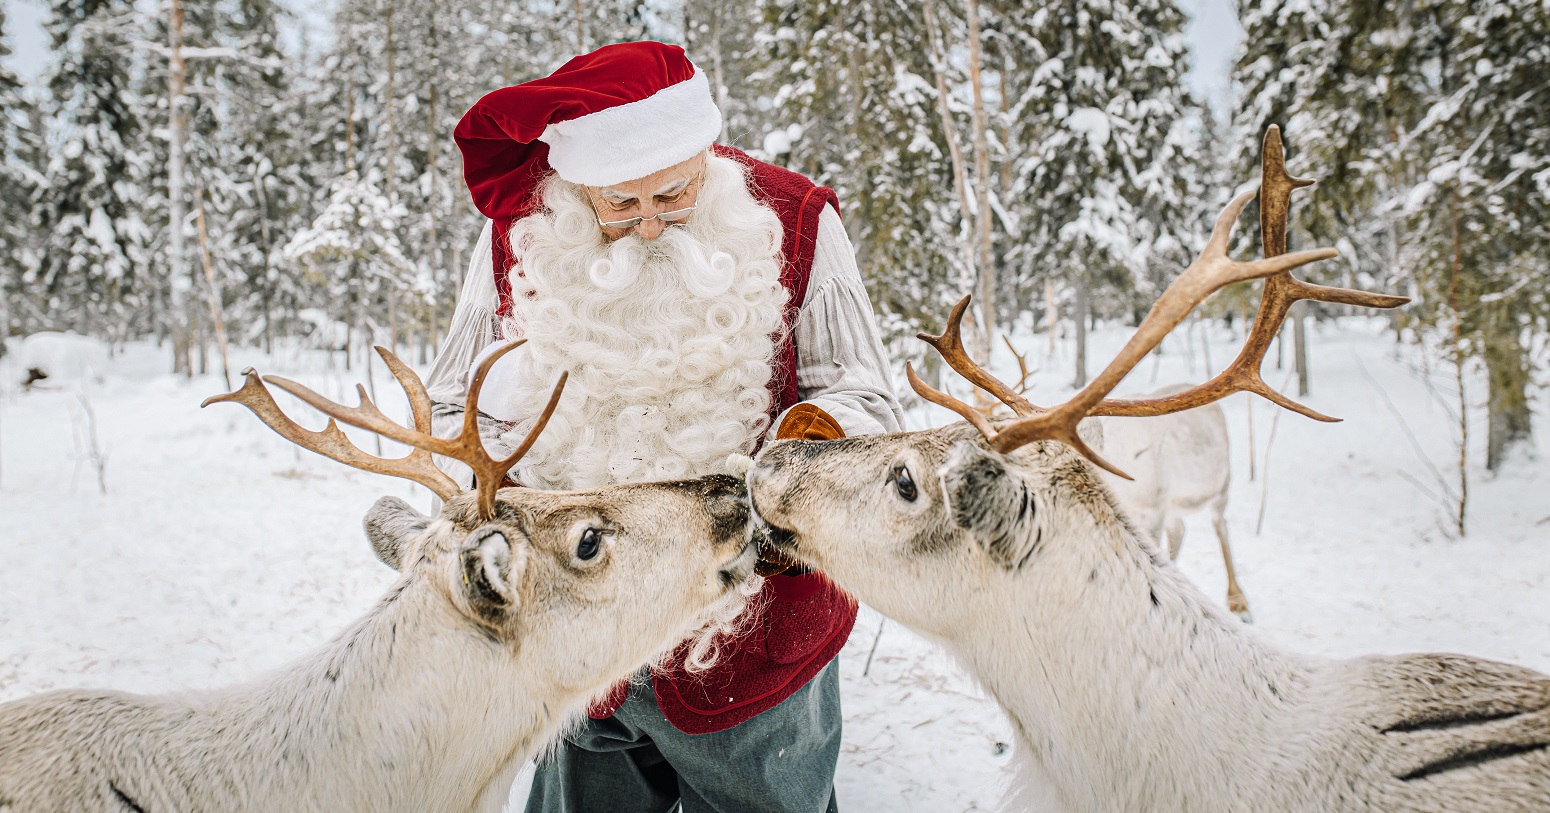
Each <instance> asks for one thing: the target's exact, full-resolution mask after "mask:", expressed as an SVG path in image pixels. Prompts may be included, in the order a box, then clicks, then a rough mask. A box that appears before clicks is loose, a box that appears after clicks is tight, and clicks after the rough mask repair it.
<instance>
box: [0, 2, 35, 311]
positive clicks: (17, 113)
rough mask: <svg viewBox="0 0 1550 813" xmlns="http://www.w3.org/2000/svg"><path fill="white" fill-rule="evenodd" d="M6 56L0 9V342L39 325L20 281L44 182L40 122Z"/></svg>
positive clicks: (31, 255) (30, 261)
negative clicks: (34, 207)
mask: <svg viewBox="0 0 1550 813" xmlns="http://www.w3.org/2000/svg"><path fill="white" fill-rule="evenodd" d="M10 55H11V49H10V46H9V45H8V44H7V42H6V39H5V9H4V8H0V299H3V300H4V301H3V302H0V339H3V338H4V337H6V336H9V335H12V334H13V333H20V332H31V331H32V330H35V329H36V328H37V327H39V325H40V324H41V322H42V314H41V313H38V312H37V309H36V306H35V303H36V297H34V296H33V292H32V291H31V290H30V288H29V287H28V286H27V285H26V284H25V283H26V280H27V278H28V276H29V275H28V271H29V270H30V269H32V268H33V267H34V266H35V265H36V264H37V262H38V256H37V249H38V246H37V239H36V235H35V233H34V231H33V230H32V228H31V227H30V222H29V221H30V220H31V219H32V218H31V216H32V199H33V196H34V195H36V194H37V192H38V189H39V188H40V187H41V186H42V184H43V168H44V160H45V159H44V150H43V139H42V135H41V130H42V126H43V122H42V118H41V116H40V115H39V113H38V109H37V106H36V105H34V104H33V103H32V100H31V99H29V98H27V96H26V94H25V93H24V91H23V88H22V83H21V80H20V79H18V78H17V76H16V74H15V73H13V72H12V71H11V69H10V68H8V67H6V65H5V63H4V60H6V59H8V58H9V57H10Z"/></svg>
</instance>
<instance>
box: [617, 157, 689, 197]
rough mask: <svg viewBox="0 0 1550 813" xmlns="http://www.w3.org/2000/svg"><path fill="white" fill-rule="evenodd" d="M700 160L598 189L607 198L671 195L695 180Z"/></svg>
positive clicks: (675, 165) (686, 162) (685, 162)
mask: <svg viewBox="0 0 1550 813" xmlns="http://www.w3.org/2000/svg"><path fill="white" fill-rule="evenodd" d="M700 160H701V156H699V155H696V156H695V157H693V158H690V159H689V160H687V161H684V162H682V163H679V164H674V165H673V166H670V167H668V168H666V169H662V170H658V171H656V172H653V173H651V174H650V175H647V176H645V177H644V178H636V179H635V180H633V181H622V182H620V183H616V184H610V185H608V186H603V187H598V194H600V195H602V196H603V197H606V198H633V197H636V196H638V195H640V194H641V193H642V192H649V193H650V194H653V195H660V194H663V193H671V192H674V191H676V190H677V188H680V187H682V186H683V185H684V184H687V183H688V182H689V181H691V180H693V179H694V173H695V171H696V169H697V167H698V166H699V162H700Z"/></svg>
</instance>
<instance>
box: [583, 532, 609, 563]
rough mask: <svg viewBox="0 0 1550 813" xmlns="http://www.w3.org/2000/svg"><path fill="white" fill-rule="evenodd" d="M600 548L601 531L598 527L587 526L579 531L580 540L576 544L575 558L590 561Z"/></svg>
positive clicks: (601, 540)
mask: <svg viewBox="0 0 1550 813" xmlns="http://www.w3.org/2000/svg"><path fill="white" fill-rule="evenodd" d="M602 549H603V531H602V530H600V529H598V528H588V529H586V530H585V531H582V532H581V541H580V542H579V543H577V545H576V558H577V559H580V560H581V561H583V562H588V561H591V560H592V559H593V557H595V556H597V552H598V551H600V550H602Z"/></svg>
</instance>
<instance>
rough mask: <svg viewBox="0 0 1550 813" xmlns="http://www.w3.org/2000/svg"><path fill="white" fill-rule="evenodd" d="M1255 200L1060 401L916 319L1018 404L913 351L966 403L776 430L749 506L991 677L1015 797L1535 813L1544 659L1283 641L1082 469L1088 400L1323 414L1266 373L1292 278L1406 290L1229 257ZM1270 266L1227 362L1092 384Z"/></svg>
mask: <svg viewBox="0 0 1550 813" xmlns="http://www.w3.org/2000/svg"><path fill="white" fill-rule="evenodd" d="M1273 135H1276V134H1273ZM1267 141H1269V139H1268V138H1267ZM1278 141H1279V138H1278V136H1277V138H1276V142H1278ZM1270 146H1271V145H1270V144H1267V150H1266V156H1267V158H1266V163H1267V165H1268V166H1267V171H1266V173H1265V187H1266V189H1265V193H1264V195H1263V196H1262V198H1261V206H1262V208H1263V209H1265V210H1269V211H1272V212H1279V213H1280V215H1279V216H1280V217H1281V218H1283V219H1282V220H1281V221H1280V222H1281V223H1282V224H1284V222H1285V220H1284V216H1285V201H1286V199H1287V198H1288V197H1289V193H1290V183H1289V181H1291V180H1292V179H1290V178H1289V177H1287V176H1286V175H1285V172H1284V168H1283V167H1282V166H1281V165H1280V151H1279V144H1278V143H1276V144H1275V145H1274V146H1275V147H1277V149H1275V150H1273V151H1272V150H1271V149H1269V148H1268V147H1270ZM1272 152H1273V153H1274V155H1273V156H1272ZM1272 159H1273V160H1272ZM1272 170H1275V171H1272ZM1248 198H1249V196H1248V195H1244V196H1240V197H1239V198H1238V199H1237V200H1235V201H1234V202H1233V203H1232V204H1231V205H1230V206H1229V207H1228V209H1227V211H1226V212H1225V213H1224V214H1223V215H1222V217H1221V218H1220V219H1219V220H1218V221H1217V224H1216V228H1215V230H1214V231H1213V233H1212V237H1211V241H1210V243H1209V245H1208V246H1207V248H1206V250H1205V251H1204V252H1203V254H1202V255H1201V257H1200V258H1199V259H1197V260H1196V261H1195V262H1194V263H1193V264H1192V265H1191V266H1190V267H1189V268H1188V269H1187V270H1186V271H1185V272H1184V273H1183V275H1182V276H1180V278H1179V279H1178V280H1177V281H1175V282H1174V284H1173V285H1171V286H1170V287H1169V288H1168V290H1167V291H1166V292H1164V294H1163V295H1162V297H1161V298H1160V299H1159V300H1158V302H1157V304H1156V305H1155V306H1154V307H1153V309H1152V312H1151V313H1150V314H1149V315H1148V316H1147V318H1146V320H1145V321H1143V323H1142V325H1141V326H1140V327H1139V328H1138V329H1137V331H1136V335H1135V336H1134V337H1132V339H1131V341H1130V342H1129V343H1128V344H1127V345H1126V346H1125V348H1124V349H1123V350H1122V351H1121V352H1120V354H1119V356H1118V357H1117V358H1116V359H1115V361H1114V362H1113V363H1111V364H1110V365H1109V367H1108V368H1107V369H1105V370H1104V372H1103V373H1102V374H1101V375H1099V376H1098V377H1097V378H1095V379H1094V380H1093V382H1092V383H1091V384H1090V385H1089V386H1088V387H1087V388H1085V389H1083V390H1082V391H1081V392H1079V393H1077V394H1076V395H1075V396H1073V398H1072V399H1071V400H1070V401H1068V402H1066V403H1064V404H1061V405H1059V406H1056V407H1054V408H1052V409H1049V410H1046V411H1041V410H1039V409H1037V408H1035V407H1033V406H1032V405H1031V404H1029V403H1027V402H1026V401H1025V400H1022V399H1021V398H1019V397H1017V396H1016V395H1015V393H1013V392H1011V391H1010V390H1009V389H1008V388H1007V387H1005V385H1003V384H1001V383H1000V382H999V381H996V380H995V379H994V378H992V377H990V376H989V375H988V374H986V373H985V372H984V371H983V370H981V369H980V368H979V367H978V366H977V365H975V364H974V363H973V362H972V361H970V360H968V359H967V357H966V356H965V355H964V353H963V351H962V343H961V341H960V340H959V338H958V321H959V319H960V318H961V317H962V314H963V309H964V306H965V305H966V304H967V300H965V302H963V303H960V305H959V307H958V308H957V309H955V311H954V314H953V318H952V319H951V320H950V321H949V326H948V329H947V330H946V331H945V332H944V334H943V336H942V337H930V338H928V339H927V340H928V341H930V342H932V343H933V344H935V345H936V346H937V347H938V349H939V350H941V351H942V353H943V355H944V356H945V357H947V359H948V361H949V363H950V364H952V365H953V366H954V368H955V369H957V370H958V371H959V372H960V373H962V374H964V375H965V376H966V377H968V378H969V379H970V380H971V381H973V382H974V383H975V384H976V385H978V386H980V387H982V388H984V389H986V390H988V391H990V392H992V393H994V394H996V395H997V396H998V397H1000V398H1002V399H1003V400H1005V401H1007V403H1008V404H1009V405H1010V406H1012V407H1013V409H1014V410H1015V411H1017V413H1018V414H1019V416H1020V417H1018V418H1017V419H1015V420H1011V421H1000V422H996V423H991V422H989V421H987V420H985V419H984V418H983V416H981V415H980V414H979V413H977V412H975V411H974V410H973V409H972V408H970V407H969V406H968V405H966V404H963V403H962V402H959V401H956V400H955V399H952V398H950V397H949V396H946V395H943V394H942V393H939V392H937V391H935V390H932V389H931V388H929V387H927V386H926V385H925V384H924V383H923V382H921V381H920V380H919V379H918V378H916V377H915V376H914V373H913V370H911V371H910V375H911V383H912V385H913V386H914V387H915V389H916V391H917V392H919V393H921V394H922V396H924V397H926V398H928V399H930V400H933V401H935V402H937V403H940V404H942V405H944V406H949V407H951V408H952V409H953V410H954V411H956V412H958V414H960V415H962V416H963V417H964V418H965V419H966V420H967V421H968V422H969V424H964V423H957V424H952V425H950V426H946V427H942V428H938V429H933V430H928V431H923V432H913V433H900V434H893V435H881V436H870V437H860V438H852V439H844V440H834V441H824V442H815V441H799V440H788V441H781V442H777V443H774V444H772V445H771V446H769V447H767V448H766V449H765V450H764V452H763V453H762V454H761V455H760V457H759V459H758V460H757V462H756V465H755V466H754V468H753V469H752V470H751V471H750V472H749V483H750V496H751V498H752V499H753V502H754V506H755V511H756V513H757V514H758V515H759V516H760V517H761V518H762V519H764V520H765V521H767V522H768V523H769V524H770V525H771V526H772V531H771V534H772V536H773V538H774V541H775V544H776V545H777V546H778V547H779V548H780V549H781V550H782V551H783V552H785V553H787V554H789V555H791V556H793V557H794V558H796V559H798V560H800V561H801V562H803V563H805V564H807V565H810V566H812V567H814V568H818V569H821V570H822V571H823V572H824V573H826V574H827V575H829V576H830V577H832V578H834V579H835V580H836V581H837V582H839V583H840V584H841V585H843V586H845V587H846V588H847V589H848V590H850V591H852V592H853V593H855V594H856V596H857V597H858V598H860V599H861V600H863V601H865V602H867V603H868V604H870V605H872V606H873V607H875V608H877V609H878V610H879V611H881V612H883V613H884V614H886V615H888V616H890V617H893V618H895V619H897V620H899V621H900V622H902V623H904V624H905V625H907V626H910V627H912V628H914V629H916V630H919V631H921V632H922V633H924V634H926V635H928V636H930V637H931V638H933V639H934V640H936V641H938V642H940V643H941V644H942V645H943V646H945V647H946V648H947V649H948V650H949V651H951V652H953V653H954V654H955V655H956V656H957V657H958V658H959V659H961V661H962V662H963V663H964V664H965V665H966V667H967V668H968V669H969V671H970V672H972V673H973V674H974V675H975V676H976V677H977V678H978V679H979V680H980V681H981V683H982V684H983V685H984V686H985V687H986V689H987V690H988V691H989V692H990V693H991V694H992V695H993V696H994V697H995V698H996V700H997V701H998V702H999V703H1000V705H1001V706H1002V707H1003V708H1004V709H1005V711H1006V712H1007V714H1008V716H1009V717H1010V718H1011V720H1012V724H1013V727H1014V730H1015V732H1016V737H1017V741H1018V743H1019V751H1020V756H1019V765H1020V776H1021V781H1020V783H1019V784H1020V791H1021V795H1020V797H1019V800H1020V802H1021V803H1022V806H1023V809H1027V810H1038V811H1067V812H1068V813H1075V812H1077V811H1082V812H1087V811H1091V812H1092V813H1121V812H1124V811H1136V812H1137V813H1142V812H1145V813H1167V812H1170V811H1177V812H1178V813H1217V812H1218V811H1221V812H1223V813H1225V812H1226V811H1276V813H1358V812H1360V813H1378V812H1379V811H1384V812H1385V813H1389V812H1393V811H1408V812H1411V813H1420V812H1423V811H1424V813H1531V812H1532V813H1543V812H1544V811H1546V810H1550V676H1546V675H1543V674H1539V673H1537V672H1534V671H1532V670H1529V669H1525V668H1521V667H1517V666H1511V665H1508V664H1502V663H1496V662H1491V661H1485V660H1480V659H1476V658H1470V657H1465V656H1460V655H1445V654H1416V655H1401V656H1368V657H1361V658H1354V659H1349V660H1333V659H1327V658H1318V657H1310V656H1305V655H1299V654H1295V653H1291V652H1286V651H1283V650H1280V649H1278V648H1276V647H1274V646H1272V645H1271V644H1269V643H1267V642H1265V641H1263V640H1261V639H1260V638H1258V637H1257V636H1255V635H1254V634H1253V632H1252V631H1251V630H1250V629H1249V628H1247V627H1245V626H1244V625H1242V624H1240V623H1238V622H1237V621H1236V620H1234V619H1233V618H1232V616H1230V615H1228V614H1227V613H1225V612H1223V611H1222V610H1221V609H1219V608H1218V607H1216V606H1215V605H1214V603H1213V602H1211V601H1210V600H1208V599H1207V598H1206V597H1205V596H1204V595H1203V594H1201V592H1200V591H1199V590H1198V589H1197V588H1196V587H1195V586H1194V585H1193V584H1191V583H1190V581H1189V580H1188V579H1187V578H1185V576H1184V575H1183V574H1182V573H1180V572H1179V570H1178V569H1177V568H1176V567H1175V566H1174V565H1173V564H1172V562H1171V561H1170V560H1169V559H1168V558H1167V556H1166V555H1165V554H1164V553H1163V552H1162V551H1161V550H1159V549H1158V547H1157V545H1156V544H1155V542H1154V541H1153V540H1152V539H1151V538H1149V537H1147V536H1146V535H1144V534H1141V533H1138V532H1137V531H1136V530H1135V528H1134V527H1133V526H1132V525H1131V523H1130V522H1129V521H1128V519H1127V518H1126V516H1125V514H1124V513H1123V512H1122V511H1121V509H1119V507H1118V506H1117V504H1116V501H1115V499H1114V497H1113V495H1112V494H1111V493H1110V492H1109V489H1108V488H1107V487H1106V486H1105V485H1104V484H1103V481H1102V479H1101V478H1100V477H1099V476H1098V474H1097V472H1096V471H1095V469H1094V466H1093V465H1092V464H1096V465H1097V466H1100V467H1103V468H1109V469H1111V470H1112V467H1111V466H1109V465H1108V464H1107V463H1106V462H1105V461H1104V460H1103V459H1102V458H1101V457H1099V456H1098V455H1097V454H1096V453H1094V452H1093V451H1092V450H1091V449H1090V448H1089V446H1088V442H1087V441H1088V440H1094V439H1095V438H1093V437H1092V435H1093V434H1095V433H1092V432H1090V431H1089V430H1088V429H1087V427H1085V426H1084V431H1087V433H1088V435H1089V436H1088V438H1086V439H1084V438H1083V437H1082V435H1081V434H1079V432H1078V423H1079V422H1080V421H1081V420H1082V419H1083V418H1084V417H1087V416H1090V415H1149V414H1163V413H1168V412H1175V411H1179V410H1183V409H1188V408H1192V407H1194V406H1197V405H1199V404H1201V403H1206V402H1209V401H1212V400H1215V399H1217V398H1220V397H1221V396H1222V395H1224V394H1226V393H1227V392H1231V391H1239V390H1247V391H1251V392H1255V393H1258V394H1261V395H1264V396H1266V397H1268V398H1270V399H1271V400H1273V401H1275V402H1276V403H1278V404H1282V405H1284V406H1290V407H1291V408H1293V409H1296V410H1297V411H1299V412H1302V413H1304V414H1315V415H1316V413H1311V410H1307V409H1306V408H1303V407H1301V406H1300V405H1296V404H1294V403H1292V402H1291V401H1289V400H1288V399H1286V398H1285V397H1284V396H1281V395H1280V394H1279V393H1275V392H1274V391H1272V390H1270V389H1269V388H1268V387H1266V386H1265V384H1264V382H1263V381H1262V380H1261V379H1260V376H1259V373H1258V368H1259V364H1260V361H1261V359H1262V357H1263V354H1264V348H1265V347H1266V346H1267V345H1268V343H1269V341H1270V339H1271V338H1272V337H1273V336H1274V333H1275V331H1276V329H1277V328H1278V327H1279V326H1280V324H1281V322H1282V320H1283V318H1284V317H1285V314H1286V309H1287V308H1288V307H1289V306H1290V305H1291V304H1292V302H1293V301H1294V300H1296V299H1304V298H1306V299H1317V300H1321V301H1327V302H1339V303H1343V304H1351V305H1364V306H1371V307H1395V306H1397V305H1400V304H1403V303H1404V302H1405V301H1406V300H1404V299H1402V298H1398V297H1387V296H1381V295H1376V294H1368V293H1363V292H1359V291H1348V290H1343V289H1334V288H1326V287H1322V286H1315V285H1310V284H1307V283H1303V282H1301V281H1299V280H1296V279H1293V278H1292V277H1291V275H1290V274H1289V273H1287V272H1288V271H1289V270H1290V269H1291V268H1294V267H1296V266H1299V265H1302V264H1304V263H1307V262H1310V261H1312V260H1315V259H1321V258H1325V257H1330V256H1334V253H1335V252H1333V251H1331V250H1327V249H1324V250H1318V251H1309V252H1300V253H1298V254H1294V255H1288V256H1285V257H1277V258H1275V259H1267V260H1261V261H1258V262H1253V263H1237V262H1233V261H1231V260H1229V259H1227V257H1226V247H1227V237H1228V232H1229V230H1230V228H1231V224H1232V222H1233V221H1234V220H1235V219H1236V218H1237V216H1238V214H1239V212H1240V211H1241V210H1242V208H1243V206H1244V205H1245V204H1246V203H1247V201H1248ZM1267 245H1273V244H1272V243H1269V242H1267ZM1262 277H1263V278H1267V279H1266V284H1265V292H1264V298H1263V299H1262V301H1261V309H1260V311H1259V318H1258V319H1257V320H1256V322H1255V324H1254V328H1253V331H1252V332H1251V334H1250V336H1249V339H1248V341H1247V343H1246V346H1245V348H1244V351H1243V353H1242V354H1241V355H1240V356H1239V358H1238V360H1237V361H1235V362H1234V363H1233V365H1232V366H1231V367H1230V368H1229V369H1228V371H1227V372H1224V373H1223V374H1222V375H1220V376H1218V377H1217V378H1215V379H1213V380H1212V381H1211V382H1208V383H1207V384H1204V385H1201V386H1200V387H1196V388H1193V389H1191V390H1188V391H1186V392H1183V393H1178V394H1176V395H1172V396H1168V397H1164V398H1159V399H1153V400H1136V401H1120V400H1104V397H1105V396H1106V395H1107V394H1108V393H1109V392H1111V391H1112V390H1113V388H1114V387H1115V386H1116V385H1117V384H1118V383H1119V381H1120V379H1122V378H1123V377H1124V375H1125V374H1126V373H1127V372H1128V371H1129V370H1130V369H1132V368H1133V367H1134V366H1135V365H1136V364H1137V363H1138V362H1139V361H1140V360H1141V359H1142V358H1143V357H1144V356H1145V355H1146V353H1147V352H1149V351H1150V350H1151V349H1152V348H1154V347H1155V346H1156V345H1157V343H1158V342H1160V341H1161V340H1162V337H1163V336H1164V335H1165V334H1166V333H1167V332H1168V331H1169V330H1171V329H1173V328H1174V327H1175V326H1177V325H1178V323H1179V322H1180V321H1181V320H1182V319H1183V318H1184V317H1185V316H1186V315H1187V314H1188V312H1189V311H1190V310H1191V309H1193V308H1194V306H1195V305H1197V304H1198V303H1199V302H1200V301H1202V300H1203V299H1204V298H1205V297H1206V296H1209V295H1210V294H1211V293H1212V292H1214V291H1216V290H1218V289H1220V288H1221V287H1223V286H1225V285H1228V284H1231V283H1234V282H1241V281H1246V280H1251V279H1258V278H1262ZM1084 458H1085V459H1084Z"/></svg>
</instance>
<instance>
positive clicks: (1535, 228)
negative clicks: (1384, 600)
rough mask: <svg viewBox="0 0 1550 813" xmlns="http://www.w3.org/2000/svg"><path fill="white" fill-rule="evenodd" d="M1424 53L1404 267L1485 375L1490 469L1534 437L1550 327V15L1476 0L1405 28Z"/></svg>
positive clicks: (1429, 309) (1427, 314)
mask: <svg viewBox="0 0 1550 813" xmlns="http://www.w3.org/2000/svg"><path fill="white" fill-rule="evenodd" d="M1393 25H1394V28H1393V29H1391V30H1394V31H1395V33H1396V34H1403V35H1408V36H1409V37H1411V38H1412V40H1413V41H1416V42H1418V43H1421V44H1422V49H1420V50H1419V53H1418V54H1417V55H1418V56H1421V57H1422V59H1421V60H1419V61H1418V62H1417V63H1415V64H1414V65H1413V66H1412V67H1413V70H1415V71H1416V72H1417V74H1418V76H1419V79H1418V84H1419V83H1420V82H1421V81H1425V82H1427V83H1428V86H1426V87H1425V89H1426V91H1427V93H1426V96H1425V101H1426V103H1427V104H1426V107H1425V109H1424V113H1423V114H1422V115H1421V117H1420V118H1419V120H1417V121H1414V122H1408V123H1407V125H1408V126H1407V127H1406V131H1405V133H1404V135H1403V138H1402V142H1401V149H1402V150H1403V151H1405V152H1406V153H1408V154H1410V155H1412V156H1414V158H1415V159H1418V160H1419V162H1420V165H1421V166H1424V167H1425V168H1426V172H1425V175H1424V177H1421V178H1418V179H1417V182H1416V183H1415V185H1414V186H1413V187H1412V188H1410V189H1409V190H1408V191H1406V193H1405V196H1404V199H1403V209H1402V213H1403V222H1404V227H1405V231H1406V235H1407V239H1406V242H1405V247H1404V249H1403V250H1402V255H1401V256H1402V262H1403V263H1404V265H1405V266H1406V267H1408V268H1410V269H1412V270H1413V272H1414V273H1415V274H1416V277H1417V282H1418V287H1419V289H1420V290H1421V291H1422V293H1423V295H1422V297H1421V298H1420V302H1419V303H1418V304H1419V307H1418V308H1417V309H1416V313H1418V314H1419V315H1420V317H1421V319H1422V320H1423V321H1424V323H1425V324H1428V325H1431V326H1433V327H1434V328H1441V329H1444V330H1449V329H1451V330H1452V331H1453V332H1454V335H1455V338H1456V351H1457V352H1458V353H1459V354H1460V355H1461V356H1465V357H1468V358H1471V359H1478V360H1479V361H1480V362H1481V363H1482V364H1483V366H1484V369H1485V374H1486V383H1487V394H1486V406H1487V414H1488V421H1487V438H1486V466H1487V468H1489V469H1492V470H1495V469H1498V468H1499V467H1500V466H1501V465H1502V463H1503V462H1504V460H1505V457H1506V455H1507V452H1508V451H1509V449H1510V448H1512V447H1513V446H1517V445H1523V444H1525V443H1526V442H1527V441H1528V440H1529V438H1530V437H1531V430H1532V426H1531V423H1530V418H1531V415H1532V410H1531V408H1530V404H1529V397H1528V389H1529V386H1530V383H1531V381H1532V375H1533V364H1532V360H1533V356H1532V348H1534V347H1536V346H1537V345H1538V343H1539V342H1540V341H1542V339H1543V337H1544V336H1545V335H1546V333H1547V332H1550V299H1547V294H1546V289H1547V286H1550V263H1547V261H1546V260H1545V257H1544V251H1543V246H1544V245H1545V238H1546V237H1547V236H1550V229H1547V226H1546V215H1547V213H1550V212H1547V205H1546V194H1545V193H1546V191H1547V189H1550V86H1547V85H1546V84H1545V82H1544V65H1545V64H1547V63H1546V60H1547V59H1550V10H1547V9H1545V8H1544V7H1543V6H1542V5H1541V4H1538V3H1530V2H1503V1H1499V0H1465V1H1461V2H1453V3H1437V4H1435V5H1432V6H1430V7H1423V8H1422V9H1420V10H1418V11H1417V12H1416V13H1415V15H1414V16H1410V17H1402V18H1399V19H1395V20H1393Z"/></svg>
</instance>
